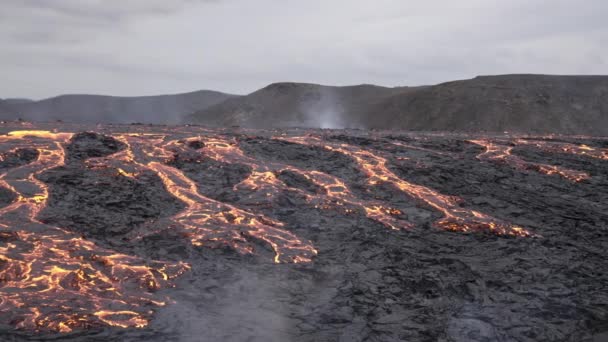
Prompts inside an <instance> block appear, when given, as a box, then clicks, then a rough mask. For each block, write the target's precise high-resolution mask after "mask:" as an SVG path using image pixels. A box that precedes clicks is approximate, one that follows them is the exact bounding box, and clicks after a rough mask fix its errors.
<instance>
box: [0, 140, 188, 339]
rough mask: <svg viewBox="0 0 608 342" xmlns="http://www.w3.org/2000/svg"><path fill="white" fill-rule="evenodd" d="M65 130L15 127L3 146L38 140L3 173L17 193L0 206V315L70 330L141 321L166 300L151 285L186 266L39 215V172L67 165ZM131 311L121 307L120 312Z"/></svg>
mask: <svg viewBox="0 0 608 342" xmlns="http://www.w3.org/2000/svg"><path fill="white" fill-rule="evenodd" d="M71 136H72V135H71V134H69V133H51V132H46V131H18V132H11V133H9V134H8V135H6V136H1V137H0V141H1V142H2V144H3V146H9V147H12V148H14V149H16V148H32V147H36V148H37V150H38V152H39V155H38V159H37V160H35V161H34V162H32V163H30V164H27V165H24V166H21V167H17V168H13V169H10V170H8V171H6V172H4V173H2V174H1V175H0V186H4V187H5V188H7V189H9V190H11V191H13V192H14V193H15V195H16V198H17V200H16V201H14V202H13V203H12V204H10V205H9V206H7V207H5V208H3V209H1V210H0V294H1V295H2V296H1V302H0V321H2V322H6V323H9V322H10V324H13V325H14V326H15V327H16V328H18V329H28V330H34V331H57V332H69V331H72V330H73V329H83V328H89V327H93V326H100V325H110V326H117V327H143V326H145V325H146V324H147V322H148V319H149V316H150V313H151V311H150V310H151V308H152V307H154V306H162V305H164V304H165V302H166V299H164V298H160V297H158V296H157V295H155V294H154V292H155V291H156V290H158V289H160V288H162V287H167V286H171V284H170V281H171V280H172V279H174V278H175V277H177V276H179V275H180V274H181V273H183V272H184V271H186V270H187V269H188V265H186V264H183V263H177V264H171V263H166V262H157V261H145V260H143V259H141V258H137V257H133V256H129V255H124V254H120V253H116V252H114V251H111V250H108V249H104V248H101V247H99V246H97V245H95V244H94V243H92V242H90V241H87V240H84V239H82V238H80V237H79V236H78V235H77V234H74V233H71V232H69V231H67V230H65V229H62V228H60V227H54V226H50V225H45V224H43V223H41V222H39V221H38V220H37V219H36V217H37V215H38V213H39V212H40V211H41V210H42V209H44V207H45V206H46V202H47V199H48V196H49V193H48V189H47V187H46V185H45V184H44V183H42V182H40V181H39V180H38V179H37V178H36V175H38V174H40V173H42V172H44V171H45V170H48V169H50V168H54V167H58V166H61V165H63V164H64V155H65V153H64V150H63V148H62V144H65V143H67V142H68V141H69V139H70V138H71ZM127 312H128V313H129V314H125V313H127Z"/></svg>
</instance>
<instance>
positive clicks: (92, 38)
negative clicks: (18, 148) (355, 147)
mask: <svg viewBox="0 0 608 342" xmlns="http://www.w3.org/2000/svg"><path fill="white" fill-rule="evenodd" d="M607 18H608V1H606V0H584V1H575V0H571V1H566V0H508V1H507V0H458V1H454V0H443V1H439V0H424V1H422V0H415V1H413V0H174V1H171V0H120V1H118V0H1V3H0V44H1V46H2V48H1V49H0V79H1V82H0V98H6V97H29V98H34V99H39V98H45V97H50V96H55V95H58V94H63V93H96V94H109V95H124V96H131V95H151V94H161V93H177V92H185V91H192V90H197V89H214V90H220V91H224V92H230V93H237V94H244V93H248V92H251V91H253V90H255V89H257V88H260V87H262V86H264V85H267V84H268V83H271V82H277V81H298V82H313V83H322V84H332V85H346V84H360V83H374V84H379V85H387V86H397V85H420V84H433V83H439V82H443V81H448V80H453V79H462V78H470V77H473V76H475V75H479V74H484V75H486V74H502V73H552V74H608V19H607Z"/></svg>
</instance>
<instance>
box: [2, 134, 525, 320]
mask: <svg viewBox="0 0 608 342" xmlns="http://www.w3.org/2000/svg"><path fill="white" fill-rule="evenodd" d="M112 137H114V138H115V139H117V140H119V141H121V142H122V143H124V145H125V146H126V147H125V148H124V149H123V150H121V151H119V152H117V153H114V154H112V155H109V156H105V157H98V158H90V159H87V160H86V161H85V163H86V166H87V167H89V168H97V167H99V168H106V169H107V168H111V169H114V170H116V176H117V177H129V178H133V179H137V177H138V175H139V174H141V173H142V172H145V171H151V172H154V173H155V174H156V175H158V177H159V178H160V179H161V180H162V182H163V183H164V186H165V188H166V190H167V191H168V192H170V193H171V194H172V195H173V196H175V197H176V198H177V199H179V200H181V201H182V202H183V203H184V204H185V205H186V209H184V210H182V211H181V212H180V213H178V214H176V215H175V216H173V217H171V218H170V219H168V220H161V221H159V222H158V223H152V224H151V226H146V227H140V229H135V230H133V232H132V233H131V235H130V236H129V237H130V238H132V239H133V241H135V240H137V239H141V238H144V237H145V236H147V235H150V234H155V233H157V232H159V231H160V230H164V229H171V230H174V231H176V232H177V233H178V235H180V236H185V237H186V238H187V239H188V240H189V241H190V243H191V244H192V245H194V246H206V247H218V246H229V247H231V248H233V249H234V250H236V251H238V252H240V253H243V254H250V253H254V252H255V250H254V246H255V243H254V242H258V241H263V242H264V243H266V244H267V245H268V246H270V247H271V248H272V250H273V252H274V261H275V262H293V263H300V262H310V261H311V259H312V257H314V256H315V255H316V253H317V251H316V250H315V249H314V247H313V245H312V243H311V242H309V241H306V240H303V239H300V238H298V237H297V236H296V235H294V234H293V233H291V232H290V231H288V230H286V229H285V228H284V224H283V223H282V222H279V221H277V220H275V219H272V218H270V217H267V216H265V215H261V214H259V213H255V212H250V211H247V210H244V209H242V208H237V207H236V206H234V205H230V204H227V203H222V202H219V201H216V200H213V199H211V198H209V197H207V196H204V195H202V194H201V192H200V191H199V188H198V186H197V184H196V183H195V182H194V181H193V180H191V179H190V178H188V177H187V176H186V175H185V174H184V172H182V171H181V170H179V169H177V168H175V167H172V166H170V165H169V164H170V161H171V160H172V158H175V156H178V155H181V154H188V153H190V154H191V153H194V154H195V155H197V156H204V157H206V158H211V159H213V160H216V161H219V162H223V163H234V164H243V165H247V166H248V167H249V168H250V169H251V170H252V171H251V173H250V175H249V176H248V177H247V178H246V179H244V180H243V181H241V182H240V183H238V184H236V185H235V186H234V190H235V191H239V192H240V193H243V194H250V197H251V198H252V200H259V199H264V200H265V201H272V200H273V199H274V198H275V196H277V195H278V194H280V193H282V192H283V191H285V190H288V191H292V192H296V193H298V194H299V195H301V196H302V197H303V198H305V199H306V201H307V203H308V204H309V205H310V206H311V207H313V208H317V209H319V210H334V211H337V212H340V213H341V214H344V215H357V214H361V215H364V216H366V217H367V218H369V219H371V220H374V221H377V222H380V223H382V224H383V225H385V226H386V227H389V228H391V229H402V228H409V227H411V226H412V225H411V223H409V222H407V221H406V220H404V219H402V218H401V217H402V216H403V215H402V214H403V213H401V212H400V211H399V210H398V209H396V208H392V207H390V206H387V205H386V203H384V202H382V201H378V200H364V199H361V198H358V197H357V196H356V195H355V194H354V193H352V191H351V190H350V189H349V187H348V186H347V185H346V184H345V183H344V181H342V180H341V179H339V178H338V177H335V176H332V175H329V174H327V173H323V172H320V171H317V170H303V169H299V168H296V167H294V166H291V165H288V164H282V163H277V162H266V161H259V160H257V159H255V158H253V157H251V156H248V155H246V154H245V153H243V151H242V150H241V149H240V148H239V146H238V144H237V142H236V141H235V140H230V139H227V138H221V137H204V138H188V139H185V140H167V138H166V136H165V135H159V134H113V135H112ZM71 138H72V134H69V133H51V132H46V131H19V132H12V133H9V134H8V135H6V136H0V142H2V146H3V147H2V148H3V149H4V148H8V149H11V150H13V151H15V150H17V149H25V148H33V147H35V148H37V150H38V153H39V155H38V157H37V159H36V160H35V161H33V162H31V163H29V164H27V165H23V166H17V167H13V168H10V169H8V170H7V171H5V172H4V173H2V174H1V175H0V186H3V187H5V188H7V189H9V190H11V191H13V192H14V193H15V195H16V197H17V199H16V200H15V201H14V202H13V203H12V204H10V205H8V206H7V207H5V208H3V209H0V225H1V229H0V246H1V247H0V294H2V301H1V303H0V322H3V323H7V324H13V325H14V326H15V327H17V328H20V329H28V330H34V331H58V332H69V331H71V330H74V329H85V328H90V327H95V326H102V325H109V326H116V327H122V328H128V327H143V326H146V325H147V324H148V321H149V319H150V317H151V314H152V309H153V308H154V307H157V306H162V305H164V304H165V303H166V302H167V299H166V298H163V297H161V296H160V295H158V294H157V293H156V292H155V291H156V290H158V289H161V288H166V287H171V286H173V285H172V280H173V279H175V278H176V277H178V276H179V275H181V274H182V273H184V272H185V271H187V270H188V269H189V266H188V265H187V264H185V263H170V262H164V261H145V260H143V259H142V258H139V257H135V256H129V255H125V254H121V253H116V252H114V251H112V250H108V249H105V248H101V247H99V246H97V245H96V244H95V243H93V242H91V241H87V240H84V239H82V238H81V237H80V236H79V235H77V234H74V233H72V232H70V231H68V230H66V229H63V228H61V227H55V226H51V225H46V224H43V223H42V222H39V221H38V220H37V219H36V217H37V215H38V213H39V212H40V211H41V210H42V209H44V208H45V206H46V205H47V201H48V198H49V192H48V188H47V186H46V185H45V184H44V183H42V182H40V181H39V180H38V179H37V178H36V175H38V174H40V173H42V172H44V171H46V170H49V169H51V168H55V167H59V166H63V165H65V151H64V149H63V145H64V144H67V143H68V142H69V141H70V139H71ZM277 139H283V140H287V141H290V142H293V143H298V144H303V145H314V146H319V147H321V148H324V149H327V150H331V151H334V152H337V153H340V154H343V155H345V156H348V157H350V158H351V159H352V160H354V161H355V162H356V165H357V166H358V168H359V169H360V171H361V172H362V173H363V174H364V175H365V176H366V182H367V184H368V185H369V186H375V185H378V184H380V183H386V184H389V185H392V186H393V187H395V188H396V189H398V190H399V191H402V192H403V193H405V194H407V195H409V196H411V197H413V198H415V199H418V200H420V201H422V202H424V203H425V204H427V205H428V206H430V207H432V208H434V209H436V210H438V211H439V212H441V213H442V214H443V216H444V217H443V218H442V219H440V220H438V221H437V222H436V225H437V226H438V227H440V228H443V229H447V230H453V231H462V232H469V231H489V232H492V233H495V234H499V235H516V236H529V235H530V233H529V232H527V231H526V230H525V229H523V228H521V227H517V226H514V225H511V224H508V223H506V222H503V221H501V220H499V219H496V218H493V217H491V216H488V215H486V214H483V213H480V212H477V211H474V210H469V209H465V208H462V207H460V205H459V200H458V199H457V198H455V197H451V196H445V195H442V194H440V193H438V192H436V191H434V190H432V189H430V188H427V187H424V186H420V185H416V184H412V183H409V182H406V181H404V180H402V179H400V178H399V177H397V176H396V175H395V174H394V173H392V172H391V171H390V170H389V168H388V167H387V160H386V159H385V158H384V157H382V156H381V155H379V154H375V153H372V152H370V151H367V150H363V149H361V148H358V147H355V146H350V145H346V144H331V143H327V142H325V141H323V140H321V139H319V138H315V137H299V138H277ZM197 140H203V141H202V142H201V143H200V144H196V141H197ZM192 146H195V147H196V148H197V150H196V151H193V149H192ZM4 152H6V151H4ZM285 172H290V173H292V174H297V175H298V176H300V177H303V178H305V179H306V180H307V181H308V182H310V183H311V184H313V185H314V186H315V187H316V188H317V189H318V190H317V191H305V190H302V189H298V188H294V187H290V186H288V185H287V184H286V183H285V182H284V181H282V180H281V179H280V178H279V177H278V175H281V174H282V173H285Z"/></svg>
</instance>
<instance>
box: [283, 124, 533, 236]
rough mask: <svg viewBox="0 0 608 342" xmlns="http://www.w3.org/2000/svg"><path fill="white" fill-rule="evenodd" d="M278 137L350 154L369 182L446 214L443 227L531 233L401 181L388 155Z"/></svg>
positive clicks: (307, 139)
mask: <svg viewBox="0 0 608 342" xmlns="http://www.w3.org/2000/svg"><path fill="white" fill-rule="evenodd" d="M279 139H282V140H285V141H289V142H294V143H298V144H304V145H314V146H320V147H322V148H325V149H327V150H330V151H335V152H338V153H341V154H343V155H346V156H349V157H351V158H352V159H353V160H355V162H356V163H357V165H358V167H359V169H360V170H361V171H362V172H363V173H364V174H365V175H366V176H367V183H368V185H371V186H374V185H379V184H382V183H386V184H390V185H392V186H394V187H395V188H396V189H398V190H400V191H402V192H403V193H405V194H407V195H409V196H411V197H413V198H415V199H417V200H420V201H422V202H424V203H425V204H427V205H428V206H430V207H432V208H434V209H436V210H438V211H439V212H441V213H443V215H444V217H443V218H442V219H440V220H439V221H437V222H436V223H435V224H436V225H437V226H438V227H440V228H442V229H446V230H450V231H458V232H473V231H487V232H492V233H494V234H498V235H513V236H531V235H532V234H531V233H530V232H528V231H527V230H526V229H524V228H523V227H519V226H516V225H512V224H510V223H508V222H505V221H502V220H500V219H497V218H494V217H492V216H489V215H486V214H483V213H481V212H478V211H475V210H471V209H466V208H463V207H461V206H460V205H459V203H460V202H459V199H458V198H456V197H454V196H446V195H443V194H440V193H438V192H437V191H435V190H433V189H430V188H427V187H425V186H421V185H417V184H412V183H409V182H407V181H404V180H402V179H401V178H400V177H398V176H397V175H395V174H394V173H393V172H392V171H390V170H389V168H388V167H387V160H386V158H384V157H382V156H380V155H378V154H374V153H372V152H370V151H367V150H364V149H361V148H359V147H355V146H351V145H348V144H336V143H328V142H326V141H324V140H321V139H319V138H317V137H314V136H309V137H294V138H279Z"/></svg>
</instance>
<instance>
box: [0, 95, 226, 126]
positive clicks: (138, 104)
mask: <svg viewBox="0 0 608 342" xmlns="http://www.w3.org/2000/svg"><path fill="white" fill-rule="evenodd" d="M234 96H235V95H229V94H224V93H220V92H215V91H208V90H201V91H196V92H191V93H184V94H175V95H159V96H142V97H115V96H103V95H61V96H58V97H53V98H50V99H45V100H41V101H34V102H27V101H17V103H12V104H9V105H8V106H9V107H8V108H10V111H9V113H3V112H0V119H4V120H6V119H16V118H17V117H18V118H22V119H25V120H32V121H55V120H63V121H67V122H78V123H96V122H104V123H131V122H142V123H164V124H176V123H180V122H181V121H182V119H183V117H184V116H185V115H187V114H190V113H193V112H195V111H197V110H200V109H202V108H207V107H209V106H212V105H215V104H217V103H220V102H222V101H225V100H226V99H229V98H231V97H234ZM15 116H16V117H15Z"/></svg>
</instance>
